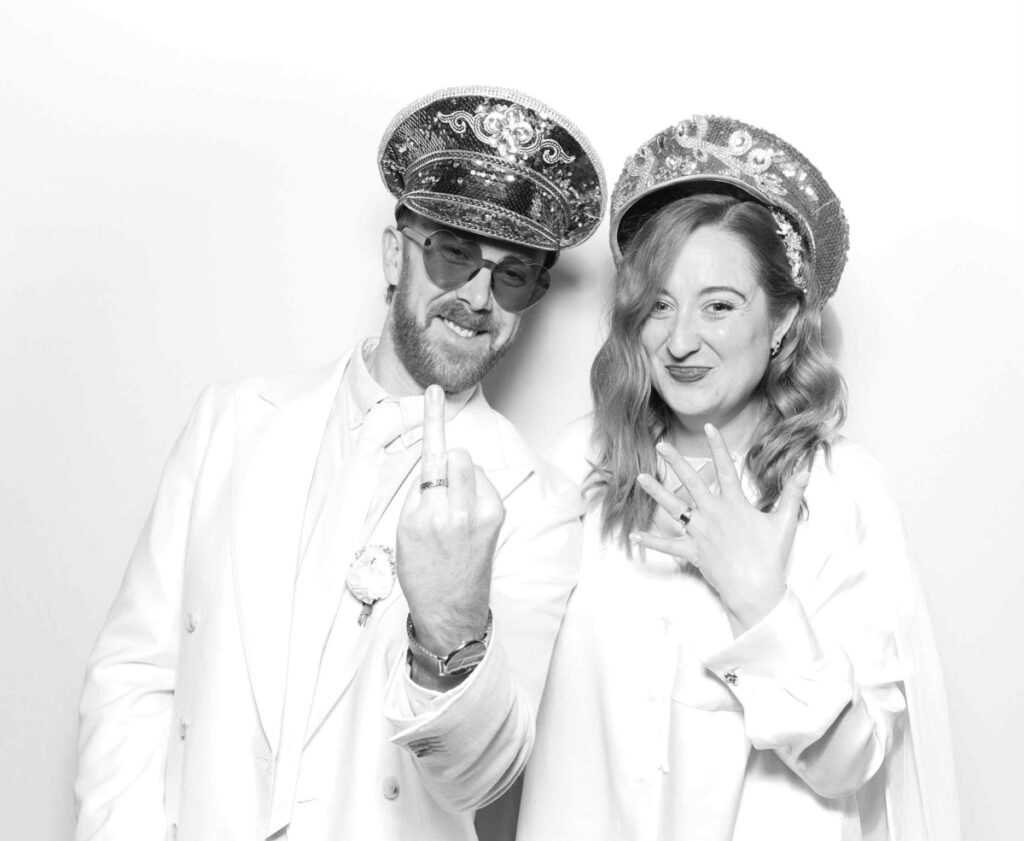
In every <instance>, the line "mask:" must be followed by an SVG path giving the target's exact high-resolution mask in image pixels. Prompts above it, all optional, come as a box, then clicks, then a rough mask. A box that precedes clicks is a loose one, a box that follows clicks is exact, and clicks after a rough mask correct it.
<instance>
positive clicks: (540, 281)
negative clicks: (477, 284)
mask: <svg viewBox="0 0 1024 841" xmlns="http://www.w3.org/2000/svg"><path fill="white" fill-rule="evenodd" d="M397 229H398V232H399V233H401V234H403V235H404V236H406V237H408V238H409V239H410V240H412V241H413V242H415V243H416V244H417V245H418V246H420V248H421V249H423V251H424V255H426V254H427V253H429V252H430V241H431V239H433V238H434V237H436V236H437V235H438V234H445V235H447V236H450V237H452V238H453V239H454V240H456V241H457V242H459V243H460V244H464V245H468V246H472V247H473V248H475V249H476V250H477V252H478V253H479V256H478V257H477V258H476V259H477V260H478V261H479V264H478V265H477V266H476V268H475V269H473V271H472V272H471V273H470V275H469V277H467V278H466V279H465V280H464V281H462V282H461V283H456V284H454V285H451V286H446V285H442V284H441V283H438V282H437V279H436V278H435V277H434V275H433V274H432V273H431V271H430V265H429V263H428V262H427V260H426V259H424V266H425V268H426V269H427V276H428V277H429V278H430V282H431V283H433V284H434V286H436V287H437V288H438V289H441V290H444V291H445V292H451V291H452V290H454V289H459V288H460V287H462V286H465V285H466V284H467V283H469V282H470V281H471V280H473V278H475V277H476V276H477V275H478V274H479V273H480V270H481V269H485V268H486V269H488V270H490V272H491V286H490V294H491V295H492V296H493V297H494V302H495V303H496V304H497V305H498V306H499V307H501V308H502V309H503V310H505V312H508V313H513V314H515V313H521V312H526V311H527V310H528V309H530V308H531V307H534V306H536V305H537V304H538V303H540V301H541V300H543V298H544V296H545V295H546V294H547V292H548V289H550V287H551V273H550V272H549V271H548V266H547V264H546V261H545V262H544V263H538V262H534V261H532V260H526V259H523V258H522V257H517V256H516V255H514V254H510V255H508V256H505V257H502V258H501V259H500V260H499V261H498V262H494V261H493V260H488V259H486V258H485V257H484V256H483V253H482V251H481V249H480V244H479V243H478V242H477V241H476V239H468V238H464V237H461V236H459V234H458V233H457V232H455V231H452V230H449V229H447V228H437V229H436V230H434V231H432V232H431V233H429V234H424V233H423V232H422V231H420V230H419V229H417V228H414V227H413V226H412V225H410V224H408V223H406V222H403V223H401V224H399V225H397ZM410 231H411V232H412V234H415V235H416V236H412V235H411V234H410V233H408V232H410ZM417 237H419V238H420V239H418V238H417ZM439 259H442V260H443V259H444V258H439ZM506 260H515V261H517V262H518V263H519V264H520V265H523V266H526V267H528V268H530V269H537V270H538V271H537V275H536V278H535V280H534V283H533V286H534V290H540V294H538V295H537V297H536V298H535V299H534V300H532V301H531V302H530V303H529V304H527V305H526V306H525V307H522V308H520V309H509V308H508V307H506V306H505V305H504V304H503V303H502V302H501V301H500V300H499V297H498V294H497V292H496V290H495V285H496V284H495V278H494V270H495V269H498V268H500V267H501V264H502V263H504V262H505V261H506ZM553 262H554V260H552V263H553ZM497 285H498V286H501V287H502V288H506V289H513V288H515V287H510V286H508V285H507V284H501V283H499V284H497Z"/></svg>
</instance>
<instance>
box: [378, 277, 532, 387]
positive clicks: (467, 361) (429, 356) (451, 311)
mask: <svg viewBox="0 0 1024 841" xmlns="http://www.w3.org/2000/svg"><path fill="white" fill-rule="evenodd" d="M403 269H404V267H403ZM408 289H409V284H408V282H407V277H406V272H405V271H403V272H402V277H400V278H399V281H398V286H397V287H396V288H395V295H394V298H393V299H392V301H391V339H392V341H393V342H394V345H395V350H396V351H397V353H398V358H399V359H400V360H401V362H402V365H403V366H404V367H405V370H406V371H408V372H409V374H410V375H411V376H412V378H413V379H414V380H416V382H417V383H419V384H420V385H421V386H423V387H424V388H426V387H427V386H428V385H433V384H435V383H436V384H437V385H439V386H441V388H443V389H444V390H445V391H446V392H448V393H449V394H458V393H459V392H460V391H465V390H466V389H467V388H472V387H473V386H475V385H476V384H477V383H478V382H480V380H482V379H483V378H484V376H485V375H486V374H487V372H488V371H490V370H491V368H493V367H494V366H495V365H496V364H497V362H498V360H499V359H501V357H502V356H504V355H505V351H506V350H508V348H509V345H511V344H512V340H513V338H515V333H513V334H512V335H511V336H510V337H509V339H508V341H507V342H505V343H504V344H503V345H501V346H500V347H495V345H494V342H495V334H494V332H493V331H495V330H496V329H498V326H497V325H496V324H495V323H494V320H493V319H492V317H491V314H490V313H475V312H472V311H471V310H469V309H468V308H467V307H466V306H465V305H464V304H462V303H460V302H459V301H457V300H454V299H452V298H445V299H443V300H441V301H438V302H435V303H434V304H432V305H431V306H430V307H428V308H427V320H426V324H420V323H419V322H418V321H417V320H416V315H415V313H413V311H412V309H411V308H410V306H409V294H408ZM434 317H441V318H446V319H448V320H449V321H451V322H453V323H455V324H457V325H459V326H460V327H464V328H466V329H469V330H475V331H478V332H479V331H486V332H487V333H488V337H489V344H488V347H487V349H486V351H485V352H484V353H482V354H476V353H472V354H471V353H459V352H458V351H457V350H454V349H453V348H451V347H450V346H448V345H444V344H442V343H440V342H434V341H432V340H431V339H430V337H429V336H428V335H427V330H428V329H429V326H430V322H431V320H432V319H433V318H434ZM445 329H448V328H445Z"/></svg>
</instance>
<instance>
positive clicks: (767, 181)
mask: <svg viewBox="0 0 1024 841" xmlns="http://www.w3.org/2000/svg"><path fill="white" fill-rule="evenodd" d="M723 184H725V185H732V187H738V188H739V189H740V190H742V191H743V192H745V193H747V194H748V195H749V196H750V197H751V198H752V199H754V200H755V201H758V202H760V203H762V204H764V205H765V206H767V207H768V208H769V209H770V210H772V211H773V212H774V213H775V214H776V222H778V220H779V219H782V220H783V221H784V222H785V223H786V225H788V226H789V230H786V229H785V228H784V226H783V225H782V224H780V225H779V233H780V236H781V237H782V238H783V241H784V243H785V247H786V256H787V258H788V259H789V262H790V267H791V269H792V277H793V282H794V284H795V285H796V286H797V287H799V288H800V289H801V290H802V291H803V292H804V293H805V294H808V295H809V294H810V292H811V290H809V289H808V288H807V278H808V276H809V273H808V272H807V271H806V268H807V263H806V261H810V265H813V267H814V272H813V277H814V278H815V281H814V283H815V287H816V288H815V290H814V295H813V300H814V302H815V304H817V305H818V306H821V305H824V303H825V301H827V300H828V298H829V297H831V295H832V294H833V293H834V292H835V290H836V287H837V286H838V285H839V279H840V277H841V276H842V272H843V268H844V266H845V265H846V253H847V250H848V249H849V242H850V239H849V227H848V225H847V222H846V216H845V214H844V213H843V210H842V207H841V206H840V204H839V200H838V199H837V198H836V196H835V193H833V192H832V190H831V188H830V187H829V185H828V183H827V182H826V181H825V179H824V177H823V176H822V174H821V172H820V171H818V170H817V169H816V168H815V167H814V166H813V165H812V164H811V163H810V161H808V160H807V159H806V158H805V157H804V156H803V155H802V154H801V153H800V152H799V151H798V150H796V149H795V148H793V147H792V146H790V145H789V144H788V143H786V142H785V141H784V140H782V139H781V138H779V137H776V136H775V135H773V134H771V133H769V132H767V131H765V130H764V129H760V128H757V127H756V126H751V125H748V124H746V123H742V122H740V121H738V120H734V119H731V118H729V117H717V116H703V115H697V116H693V117H690V118H688V119H685V120H682V121H680V122H678V123H676V124H675V125H672V126H669V127H668V128H666V129H664V130H663V131H661V132H659V133H658V134H656V135H654V137H652V138H651V139H650V140H648V141H647V142H646V143H645V144H643V146H641V147H640V149H638V150H637V151H636V152H635V153H634V154H632V155H630V156H629V157H628V158H627V159H626V162H625V164H624V166H623V168H622V174H621V175H620V176H619V180H618V181H617V182H616V184H615V189H614V190H613V192H612V199H611V215H612V218H611V230H610V234H611V247H612V254H613V256H614V257H615V260H616V262H618V261H619V260H620V259H621V257H622V249H623V248H624V247H625V246H626V244H627V243H628V242H629V239H630V238H631V237H632V236H633V235H634V234H635V233H636V231H637V230H639V228H640V227H641V225H642V223H643V221H644V220H645V219H646V218H648V217H649V216H651V215H652V214H653V213H655V212H657V210H658V209H659V208H660V207H661V206H663V205H664V204H667V203H669V202H671V201H673V200H674V199H676V198H680V197H682V196H684V195H691V194H693V193H699V192H702V191H711V192H716V191H718V192H721V191H722V185H723Z"/></svg>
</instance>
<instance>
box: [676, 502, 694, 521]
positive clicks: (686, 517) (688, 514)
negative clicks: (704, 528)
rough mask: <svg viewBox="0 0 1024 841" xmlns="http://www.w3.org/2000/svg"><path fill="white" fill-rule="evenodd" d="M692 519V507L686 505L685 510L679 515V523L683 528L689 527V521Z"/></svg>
mask: <svg viewBox="0 0 1024 841" xmlns="http://www.w3.org/2000/svg"><path fill="white" fill-rule="evenodd" d="M692 519H693V506H691V505H687V506H686V508H684V509H683V510H682V511H681V512H680V513H679V522H680V523H682V524H683V525H684V526H688V525H690V520H692Z"/></svg>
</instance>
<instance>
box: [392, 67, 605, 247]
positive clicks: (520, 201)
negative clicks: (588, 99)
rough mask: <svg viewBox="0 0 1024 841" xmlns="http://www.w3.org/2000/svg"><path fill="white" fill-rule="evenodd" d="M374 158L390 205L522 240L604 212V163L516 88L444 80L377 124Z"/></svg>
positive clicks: (570, 229)
mask: <svg viewBox="0 0 1024 841" xmlns="http://www.w3.org/2000/svg"><path fill="white" fill-rule="evenodd" d="M378 165H379V167H380V174H381V177H382V178H383V179H384V183H385V184H386V185H387V188H388V189H389V190H390V191H391V193H392V195H394V196H395V198H397V199H398V204H399V206H405V207H408V208H409V209H410V210H413V211H415V212H416V213H419V214H422V215H423V216H426V217H428V218H430V219H433V220H434V221H436V222H440V223H442V224H444V225H449V226H451V227H454V228H460V229H462V230H468V231H472V232H474V233H479V234H483V235H485V236H488V237H493V238H495V239H500V240H504V241H506V242H512V243H517V244H519V245H525V246H529V247H531V248H541V249H544V250H547V251H558V250H559V249H561V248H570V247H572V246H574V245H579V244H580V243H581V242H583V241H584V240H586V239H587V238H588V237H589V236H590V235H591V234H593V233H594V231H595V230H596V229H597V226H598V225H599V224H600V223H601V217H602V215H603V214H604V197H605V195H606V194H607V188H606V186H605V180H604V171H603V170H602V168H601V162H600V160H599V159H598V157H597V155H596V154H595V153H594V150H593V148H592V147H591V145H590V143H589V142H588V140H587V138H586V137H584V135H583V134H582V132H580V131H579V129H577V128H576V127H575V126H574V125H573V124H572V123H571V122H569V121H568V120H566V119H565V118H564V117H562V116H561V115H560V114H558V113H557V112H555V111H553V110H551V109H550V108H548V107H547V106H546V105H544V104H543V103H541V102H538V101H537V100H535V99H532V98H531V97H528V96H526V95H524V94H521V93H519V92H518V91H513V90H507V89H503V88H488V87H461V88H447V89H445V90H441V91H438V92H436V93H432V94H430V95H429V96H425V97H423V98H422V99H419V100H417V101H416V102H414V103H412V104H411V105H409V106H408V107H406V108H404V109H403V110H402V111H401V112H400V113H399V114H398V115H397V116H396V117H395V118H394V119H393V120H392V121H391V125H389V126H388V128H387V130H386V131H385V132H384V137H383V139H382V140H381V143H380V150H379V154H378Z"/></svg>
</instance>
